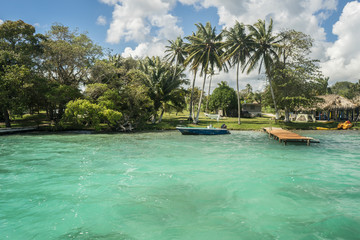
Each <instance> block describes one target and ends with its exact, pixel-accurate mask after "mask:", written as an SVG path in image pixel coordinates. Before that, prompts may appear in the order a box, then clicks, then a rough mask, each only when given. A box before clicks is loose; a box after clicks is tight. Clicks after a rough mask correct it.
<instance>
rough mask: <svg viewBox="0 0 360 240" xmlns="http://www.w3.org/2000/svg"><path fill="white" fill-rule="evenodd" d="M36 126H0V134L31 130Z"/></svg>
mask: <svg viewBox="0 0 360 240" xmlns="http://www.w3.org/2000/svg"><path fill="white" fill-rule="evenodd" d="M37 129H38V128H37V127H23V128H0V135H8V134H14V133H23V132H31V131H35V130H37Z"/></svg>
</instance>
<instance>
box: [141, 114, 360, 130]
mask: <svg viewBox="0 0 360 240" xmlns="http://www.w3.org/2000/svg"><path fill="white" fill-rule="evenodd" d="M187 118H188V113H186V112H184V113H180V114H178V115H175V114H165V115H164V117H163V121H162V122H161V123H157V124H148V125H147V126H146V129H147V130H172V129H175V128H176V126H179V125H181V126H188V127H194V126H198V127H206V126H208V125H210V124H211V125H213V126H214V127H217V128H219V127H221V125H222V124H224V123H225V124H226V125H227V128H228V129H230V130H261V129H262V128H264V127H270V126H271V127H280V128H283V129H289V130H295V129H303V130H311V129H316V127H325V128H334V127H336V126H337V124H338V122H315V123H303V122H291V123H285V122H284V121H282V120H277V121H276V120H274V119H272V118H270V117H256V118H241V124H238V123H237V122H238V119H237V118H223V119H220V120H219V122H217V121H216V120H214V119H209V118H207V117H205V116H204V115H203V114H200V118H199V120H200V122H199V124H197V125H195V124H193V123H191V122H189V121H188V120H187ZM359 125H360V124H359ZM359 125H356V126H354V127H353V128H352V129H360V126H359Z"/></svg>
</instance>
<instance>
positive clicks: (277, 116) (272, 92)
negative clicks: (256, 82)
mask: <svg viewBox="0 0 360 240" xmlns="http://www.w3.org/2000/svg"><path fill="white" fill-rule="evenodd" d="M267 75H268V78H269V85H270V92H271V96H272V99H273V101H274V108H275V119H276V120H278V119H279V113H278V109H277V106H276V100H275V94H274V90H273V87H272V81H271V75H270V73H269V71H268V74H267Z"/></svg>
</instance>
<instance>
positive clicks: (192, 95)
mask: <svg viewBox="0 0 360 240" xmlns="http://www.w3.org/2000/svg"><path fill="white" fill-rule="evenodd" d="M196 73H197V71H195V70H194V79H193V82H192V87H191V95H190V104H189V105H190V106H189V121H192V120H193V117H192V112H193V97H194V87H195V79H196Z"/></svg>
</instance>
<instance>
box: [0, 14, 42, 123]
mask: <svg viewBox="0 0 360 240" xmlns="http://www.w3.org/2000/svg"><path fill="white" fill-rule="evenodd" d="M43 39H44V36H43V35H41V34H35V28H34V27H33V26H31V25H30V24H27V23H24V22H23V21H21V20H19V21H5V22H4V23H3V24H1V25H0V96H1V98H2V99H1V101H0V111H1V112H2V115H3V116H4V119H5V124H6V127H11V123H10V116H9V113H10V112H11V111H13V112H18V111H19V110H20V109H23V110H24V106H25V105H26V102H24V101H25V100H26V97H25V96H24V95H25V94H26V92H27V91H26V90H27V89H29V88H31V86H32V85H31V84H30V83H31V81H33V80H34V78H33V77H34V74H33V73H34V70H35V68H36V65H37V63H38V61H37V60H38V59H39V56H40V55H41V53H42V47H41V41H42V40H43ZM28 92H31V91H28Z"/></svg>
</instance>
